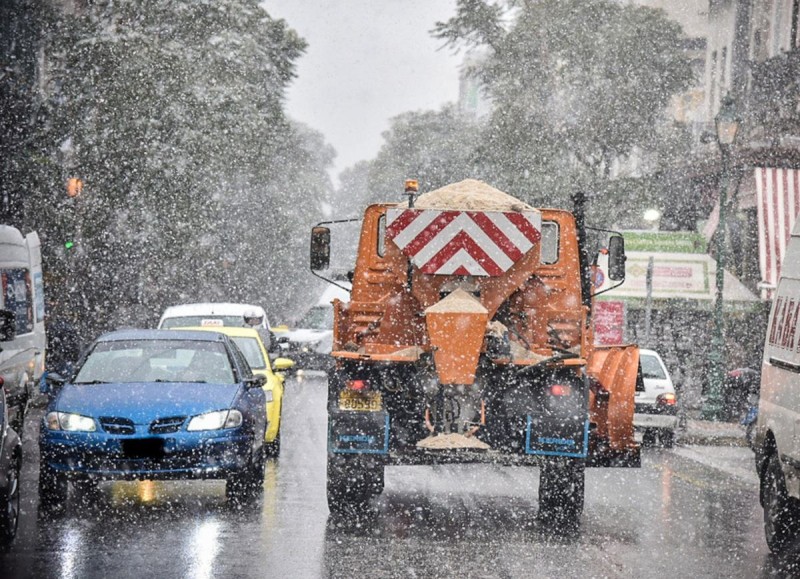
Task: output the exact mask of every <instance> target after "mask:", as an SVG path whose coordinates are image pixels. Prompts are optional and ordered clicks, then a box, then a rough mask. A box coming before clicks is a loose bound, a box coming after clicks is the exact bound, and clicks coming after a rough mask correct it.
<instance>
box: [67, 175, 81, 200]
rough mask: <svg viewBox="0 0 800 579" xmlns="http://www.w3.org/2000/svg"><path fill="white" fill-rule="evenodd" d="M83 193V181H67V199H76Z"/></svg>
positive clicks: (74, 178)
mask: <svg viewBox="0 0 800 579" xmlns="http://www.w3.org/2000/svg"><path fill="white" fill-rule="evenodd" d="M81 191H83V179H79V178H77V177H70V178H69V179H67V197H69V198H70V199H74V198H75V197H77V196H79V195H80V194H81Z"/></svg>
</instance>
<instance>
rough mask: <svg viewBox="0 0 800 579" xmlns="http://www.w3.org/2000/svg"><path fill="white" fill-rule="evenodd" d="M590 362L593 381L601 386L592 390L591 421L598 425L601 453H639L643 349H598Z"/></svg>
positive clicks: (599, 451)
mask: <svg viewBox="0 0 800 579" xmlns="http://www.w3.org/2000/svg"><path fill="white" fill-rule="evenodd" d="M588 362H589V364H588V366H587V372H588V374H589V377H590V379H592V380H595V381H597V382H598V383H599V384H600V386H601V388H597V389H593V390H592V391H591V395H590V403H589V408H590V420H591V421H592V423H593V424H595V425H596V428H594V429H593V432H592V434H593V436H594V437H596V439H597V440H598V444H597V454H598V455H602V454H608V455H609V456H627V455H629V454H630V455H633V454H636V453H637V452H638V446H639V445H638V444H637V443H636V441H635V440H634V435H633V413H634V399H635V392H636V380H637V377H638V375H639V347H638V346H634V345H624V346H597V347H595V349H594V351H593V352H592V355H591V356H590V358H589V360H588ZM600 393H602V396H601V395H600ZM593 454H594V453H593ZM599 459H600V456H598V460H599Z"/></svg>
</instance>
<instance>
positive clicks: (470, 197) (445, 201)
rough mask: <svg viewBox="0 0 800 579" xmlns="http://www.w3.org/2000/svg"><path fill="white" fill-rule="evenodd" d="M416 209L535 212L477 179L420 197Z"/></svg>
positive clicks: (526, 205)
mask: <svg viewBox="0 0 800 579" xmlns="http://www.w3.org/2000/svg"><path fill="white" fill-rule="evenodd" d="M414 207H415V208H417V209H460V210H462V211H516V212H522V211H535V209H534V208H533V207H531V206H530V205H528V204H527V203H523V202H522V201H520V200H519V199H517V198H516V197H512V196H511V195H509V194H508V193H503V192H502V191H500V190H499V189H495V188H494V187H492V186H491V185H489V184H488V183H484V182H483V181H478V180H477V179H464V180H463V181H459V182H458V183H452V184H450V185H445V186H444V187H440V188H439V189H434V190H433V191H429V192H428V193H424V194H422V195H420V196H419V197H418V198H417V199H416V201H415V202H414Z"/></svg>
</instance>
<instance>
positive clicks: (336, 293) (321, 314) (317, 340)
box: [281, 286, 350, 370]
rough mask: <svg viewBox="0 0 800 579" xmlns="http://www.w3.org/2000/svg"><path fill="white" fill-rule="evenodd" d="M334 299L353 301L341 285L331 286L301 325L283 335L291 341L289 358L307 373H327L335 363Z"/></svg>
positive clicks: (289, 343)
mask: <svg viewBox="0 0 800 579" xmlns="http://www.w3.org/2000/svg"><path fill="white" fill-rule="evenodd" d="M334 299H338V300H341V301H343V302H349V301H350V292H349V291H348V290H346V289H344V288H341V287H338V286H329V287H328V288H326V289H325V291H324V292H323V293H322V295H321V296H320V298H319V300H317V304H316V305H315V306H313V307H311V308H310V309H309V310H308V311H307V312H306V314H305V315H304V316H303V317H302V318H301V319H300V320H299V321H298V322H297V324H296V326H295V327H294V328H293V329H291V330H289V331H288V332H284V333H283V334H282V335H281V336H282V337H285V338H286V339H287V342H286V343H287V345H288V349H287V351H286V355H287V356H288V357H290V358H291V359H292V360H294V361H295V362H296V363H297V365H298V367H300V368H303V369H306V370H327V369H328V366H329V365H330V364H331V362H332V358H331V355H330V354H331V348H332V346H333V306H332V303H331V302H333V300H334Z"/></svg>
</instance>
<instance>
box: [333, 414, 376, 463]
mask: <svg viewBox="0 0 800 579" xmlns="http://www.w3.org/2000/svg"><path fill="white" fill-rule="evenodd" d="M328 452H330V453H333V454H388V453H389V414H388V413H387V412H331V413H330V415H329V418H328Z"/></svg>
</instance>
